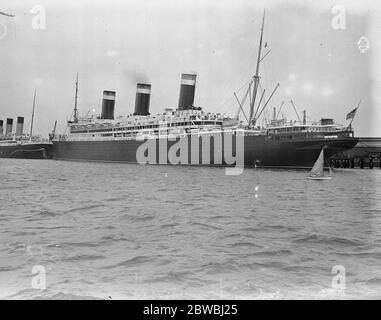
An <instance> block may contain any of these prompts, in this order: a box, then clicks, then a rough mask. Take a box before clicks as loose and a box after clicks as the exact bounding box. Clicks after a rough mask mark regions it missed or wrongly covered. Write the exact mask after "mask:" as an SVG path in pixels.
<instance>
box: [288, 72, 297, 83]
mask: <svg viewBox="0 0 381 320" xmlns="http://www.w3.org/2000/svg"><path fill="white" fill-rule="evenodd" d="M297 77H298V76H297V75H296V74H295V73H290V74H289V75H288V79H289V80H290V81H295V80H296V79H297Z"/></svg>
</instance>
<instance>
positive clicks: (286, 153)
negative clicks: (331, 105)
mask: <svg viewBox="0 0 381 320" xmlns="http://www.w3.org/2000/svg"><path fill="white" fill-rule="evenodd" d="M215 140H216V141H215ZM222 140H223V139H222ZM231 141H232V143H231V145H230V146H228V147H226V146H225V143H224V141H222V143H221V140H219V142H217V139H215V137H213V136H212V137H210V142H209V143H208V145H207V146H208V148H207V149H205V145H204V146H203V142H202V139H201V138H198V142H196V143H194V142H191V139H189V140H188V141H187V144H186V145H187V150H186V151H185V153H186V155H185V158H184V156H183V157H181V156H180V157H178V159H177V161H173V160H171V159H170V158H171V156H170V151H169V150H170V149H171V147H172V146H173V145H174V144H175V143H177V144H179V139H176V140H175V141H168V140H167V139H155V140H153V141H151V142H150V143H151V147H152V148H151V149H150V150H146V153H145V156H146V157H145V158H144V159H143V161H142V152H141V151H140V156H139V151H138V149H139V148H142V149H143V150H144V149H145V146H143V143H145V144H146V145H147V143H148V142H147V140H144V141H137V140H123V139H121V140H108V141H53V159H56V160H77V161H103V162H128V163H144V161H145V159H146V160H147V163H150V164H183V165H186V164H189V165H212V166H219V165H222V166H229V165H234V163H232V162H231V161H227V160H226V158H227V157H229V156H230V159H231V158H232V157H233V158H234V157H237V158H236V159H238V158H239V152H238V151H237V148H236V146H237V137H236V136H234V137H233V138H232V139H231ZM243 141H244V142H243V145H244V148H243V153H242V157H243V160H242V162H241V163H243V164H244V166H245V167H254V166H256V167H285V168H288V167H290V168H291V167H292V168H311V167H312V166H313V164H314V162H315V161H316V159H317V157H318V156H319V153H320V151H321V149H322V148H323V147H325V155H326V158H329V157H331V156H333V155H334V154H336V153H338V152H342V151H344V150H349V149H351V148H353V147H354V146H355V145H356V143H357V141H358V139H357V138H353V137H345V138H340V139H332V140H328V139H314V140H305V139H300V140H292V141H274V140H271V139H269V137H268V136H266V135H253V136H245V137H244V140H243ZM163 146H164V147H163ZM163 148H164V153H165V156H164V157H163V152H162V150H163ZM228 149H229V150H228ZM205 150H206V151H205ZM149 151H151V152H155V154H154V155H153V156H152V155H151V156H149V155H148V154H147V153H148V152H149ZM180 152H184V149H183V150H180ZM168 154H169V155H168ZM172 155H173V154H172ZM139 158H140V159H139ZM180 158H181V159H182V160H179V159H180Z"/></svg>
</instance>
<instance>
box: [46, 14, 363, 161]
mask: <svg viewBox="0 0 381 320" xmlns="http://www.w3.org/2000/svg"><path fill="white" fill-rule="evenodd" d="M263 30H264V14H263V19H262V25H261V32H260V40H259V48H258V56H257V63H256V70H255V74H254V76H253V77H252V79H250V81H249V82H248V86H247V90H246V91H245V94H244V95H243V97H242V98H241V99H239V98H238V96H237V95H236V94H234V95H235V98H236V99H237V102H238V107H239V108H238V112H237V115H236V117H233V118H230V117H224V116H223V115H221V114H220V113H210V112H205V111H204V110H203V109H202V108H200V107H197V106H194V96H195V89H196V75H195V74H186V73H185V74H182V75H181V85H180V96H179V103H178V108H176V109H174V108H165V110H164V112H162V113H160V114H157V115H150V112H149V107H150V95H151V84H149V83H138V84H137V90H136V99H135V109H134V113H133V114H130V115H128V116H125V117H118V118H115V117H114V111H115V98H116V92H115V91H104V92H103V101H102V112H101V115H100V116H85V117H79V116H78V109H77V94H78V76H77V81H76V95H75V106H74V117H73V120H71V121H69V122H68V129H67V130H68V131H67V132H66V133H65V134H61V135H57V136H54V137H53V140H52V141H53V158H54V159H61V160H82V161H110V162H114V161H115V162H129V163H141V164H145V163H149V164H184V165H215V166H237V165H242V166H245V167H306V168H311V167H312V166H313V165H314V163H315V161H316V159H317V158H318V156H319V154H320V152H321V150H322V148H324V150H325V155H326V158H329V157H330V156H332V155H334V154H335V153H338V152H341V151H344V150H348V149H351V148H352V147H354V146H355V145H356V144H357V142H358V138H355V137H354V132H353V130H352V127H351V126H343V125H338V124H336V123H335V122H334V121H333V119H321V120H320V121H317V122H313V123H307V121H306V113H305V112H303V115H304V116H303V119H302V120H299V121H298V122H297V121H287V120H286V119H285V118H282V119H278V116H277V114H276V110H275V109H274V116H273V118H272V120H271V121H269V122H267V123H266V124H265V125H262V126H259V125H258V119H259V117H260V116H261V115H262V114H263V112H264V110H265V109H266V108H267V106H268V104H269V102H270V100H271V98H272V96H273V94H274V93H275V91H276V90H277V88H278V87H279V84H278V85H277V86H276V87H275V89H274V90H273V91H272V93H271V94H270V96H269V98H268V99H265V98H264V94H265V90H262V92H260V87H261V86H260V76H259V66H260V62H261V61H262V60H263V58H264V57H265V56H266V55H267V53H268V52H267V53H266V54H265V55H264V56H262V53H261V52H262V47H263V44H262V43H263ZM257 98H258V99H259V102H258V103H257V104H256V101H257V100H258V99H257ZM247 100H249V101H248V102H249V106H250V113H249V116H248V117H247V116H246V113H245V111H244V104H245V102H246V101H247ZM279 111H280V110H279ZM279 111H278V114H279ZM239 113H242V114H243V115H244V117H245V121H243V120H241V121H240V120H239Z"/></svg>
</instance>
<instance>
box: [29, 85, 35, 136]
mask: <svg viewBox="0 0 381 320" xmlns="http://www.w3.org/2000/svg"><path fill="white" fill-rule="evenodd" d="M35 106H36V89H34V96H33V110H32V121H31V122H30V132H29V140H32V133H33V121H34V108H35Z"/></svg>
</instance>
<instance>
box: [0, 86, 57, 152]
mask: <svg viewBox="0 0 381 320" xmlns="http://www.w3.org/2000/svg"><path fill="white" fill-rule="evenodd" d="M35 103H36V92H35V93H34V98H33V111H32V120H31V125H30V132H29V135H26V134H24V117H17V123H16V132H15V133H12V129H13V119H12V118H7V120H6V127H5V132H4V121H3V120H0V158H22V159H48V158H51V157H52V143H51V142H50V141H44V140H42V139H40V138H39V137H34V136H33V119H34V109H35Z"/></svg>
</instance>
